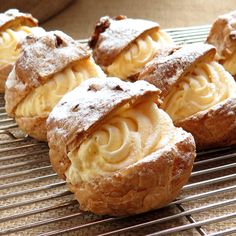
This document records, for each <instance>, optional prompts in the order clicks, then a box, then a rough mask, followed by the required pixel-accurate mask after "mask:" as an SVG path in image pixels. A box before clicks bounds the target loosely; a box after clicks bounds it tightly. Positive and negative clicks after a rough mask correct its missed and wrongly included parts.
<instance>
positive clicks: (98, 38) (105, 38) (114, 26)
mask: <svg viewBox="0 0 236 236" xmlns="http://www.w3.org/2000/svg"><path fill="white" fill-rule="evenodd" d="M158 29H159V24H158V23H156V22H153V21H148V20H141V19H130V18H127V17H126V16H117V17H116V18H113V19H112V18H110V17H108V16H105V17H102V18H101V19H100V20H99V22H98V23H97V25H96V27H95V31H94V33H93V35H92V37H91V39H90V42H89V45H90V47H91V48H93V56H94V59H95V61H96V62H97V64H99V65H101V66H108V65H110V64H112V63H113V61H114V60H115V58H116V57H117V56H118V55H119V54H120V53H121V52H122V50H124V49H125V48H127V47H128V46H129V45H130V44H131V43H132V42H133V41H134V40H135V39H137V38H138V37H139V36H141V35H142V34H144V33H146V32H148V31H151V30H158Z"/></svg>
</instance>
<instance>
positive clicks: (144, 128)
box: [47, 77, 195, 216]
mask: <svg viewBox="0 0 236 236" xmlns="http://www.w3.org/2000/svg"><path fill="white" fill-rule="evenodd" d="M159 93H160V90H158V89H157V88H156V87H155V86H153V85H151V84H149V83H147V82H145V81H137V82H134V83H131V82H125V81H122V80H120V79H118V78H111V77H109V78H107V79H105V80H101V79H97V78H92V79H90V80H87V81H85V82H83V83H82V84H81V85H80V86H79V87H77V88H76V89H74V90H73V91H71V92H69V93H68V94H66V95H65V96H64V97H63V98H62V100H61V101H60V102H59V103H58V104H57V105H56V106H55V107H54V108H53V110H52V112H51V113H50V115H49V117H48V119H47V135H48V144H49V147H50V151H49V155H50V160H51V163H52V166H53V168H54V170H55V171H56V172H57V173H58V174H59V176H60V177H61V178H63V179H65V180H66V181H67V183H68V185H69V187H70V190H71V191H72V192H74V193H75V196H76V198H77V200H78V201H79V203H80V208H81V209H82V210H85V211H91V212H93V213H96V214H102V215H103V214H108V215H116V216H117V215H129V214H137V213H141V212H145V211H148V210H151V209H156V208H160V207H163V206H165V205H166V204H168V203H169V202H170V201H172V200H173V199H175V198H176V196H177V195H178V194H179V192H180V191H181V189H182V187H183V185H184V184H185V183H186V182H187V180H188V178H189V176H190V173H191V170H192V165H193V161H194V158H195V143H194V140H193V137H192V135H191V134H190V133H187V132H185V131H184V130H182V128H176V127H175V126H174V125H173V122H172V120H171V118H170V117H169V116H168V114H167V113H165V112H164V111H163V110H162V109H160V108H159V107H158V105H157V104H158V96H159Z"/></svg>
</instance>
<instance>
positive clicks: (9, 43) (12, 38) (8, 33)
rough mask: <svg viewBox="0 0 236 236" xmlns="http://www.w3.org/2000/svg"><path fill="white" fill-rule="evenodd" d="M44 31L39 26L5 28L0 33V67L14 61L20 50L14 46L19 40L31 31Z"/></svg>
mask: <svg viewBox="0 0 236 236" xmlns="http://www.w3.org/2000/svg"><path fill="white" fill-rule="evenodd" d="M36 32H37V33H38V32H44V29H43V28H41V27H28V26H20V27H18V28H17V29H15V30H13V29H7V30H5V31H4V32H1V33H0V68H1V67H4V66H5V65H8V64H12V63H14V62H15V61H16V59H17V57H18V55H19V53H20V50H18V49H17V48H16V46H17V44H18V43H19V41H21V40H23V39H24V38H25V37H26V36H27V35H29V34H32V33H36Z"/></svg>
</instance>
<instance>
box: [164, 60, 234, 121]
mask: <svg viewBox="0 0 236 236" xmlns="http://www.w3.org/2000/svg"><path fill="white" fill-rule="evenodd" d="M235 93H236V83H235V81H234V79H233V77H232V76H231V75H230V74H229V73H228V72H227V71H225V69H224V67H223V66H221V65H220V64H219V63H217V62H211V63H201V64H200V65H198V66H196V68H195V69H194V70H193V71H192V72H191V73H190V74H188V75H186V76H185V77H184V78H183V79H182V80H181V82H180V83H178V84H177V85H176V86H175V87H174V88H173V89H172V90H171V92H170V93H169V94H168V96H167V97H166V98H165V100H164V102H163V104H162V106H161V108H162V109H163V110H165V111H166V112H167V113H168V114H169V115H170V117H171V118H172V119H173V121H176V120H181V119H184V118H186V117H188V116H191V115H193V114H195V113H197V112H199V111H204V110H207V109H209V108H210V107H212V106H214V105H216V104H218V103H220V102H221V101H223V100H225V99H227V98H229V97H230V96H232V95H233V94H235Z"/></svg>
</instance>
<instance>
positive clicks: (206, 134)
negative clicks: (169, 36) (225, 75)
mask: <svg viewBox="0 0 236 236" xmlns="http://www.w3.org/2000/svg"><path fill="white" fill-rule="evenodd" d="M215 53H216V49H215V48H214V46H212V45H209V44H192V45H184V46H182V47H179V48H174V49H170V50H166V51H163V52H162V53H161V54H159V56H157V57H156V58H155V59H154V60H153V61H151V62H150V63H148V64H147V65H146V66H145V67H144V70H143V71H142V72H141V73H140V75H139V78H138V79H139V80H145V81H148V82H150V83H152V84H154V85H155V86H156V87H157V88H159V89H160V90H161V91H162V94H161V99H162V100H164V99H165V97H166V96H167V95H168V94H169V92H170V91H171V89H172V88H173V86H175V85H176V84H178V83H179V82H180V81H181V79H182V78H183V77H184V76H185V75H186V74H187V73H189V72H190V71H191V70H192V69H193V68H194V67H195V66H196V65H197V64H198V63H201V62H211V61H213V59H214V56H215ZM235 114H236V94H235V96H232V97H229V98H228V99H226V100H224V101H222V102H220V103H218V104H216V105H214V106H212V107H211V108H209V109H207V110H204V111H199V112H197V113H195V114H193V115H191V116H189V117H187V118H185V119H182V120H177V121H175V122H174V124H175V125H176V126H178V127H182V128H183V129H184V130H186V131H188V132H190V133H192V134H193V136H194V139H195V142H196V147H197V149H198V150H202V149H207V148H213V147H221V146H229V145H232V144H235V143H236V135H235V133H236V118H235Z"/></svg>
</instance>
